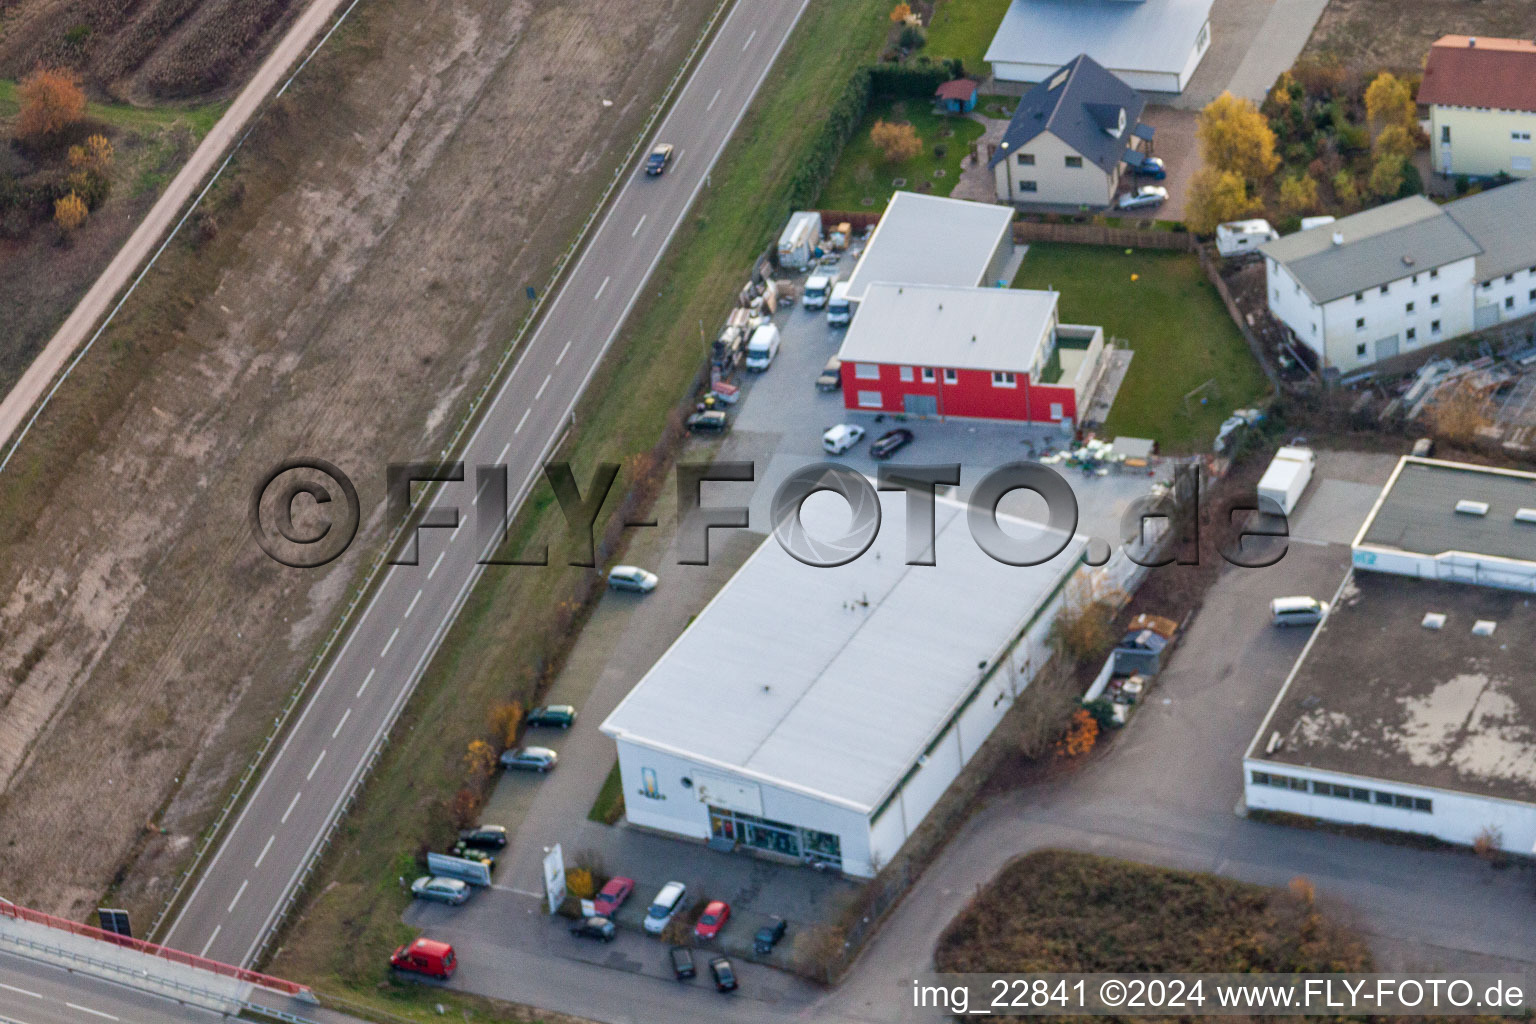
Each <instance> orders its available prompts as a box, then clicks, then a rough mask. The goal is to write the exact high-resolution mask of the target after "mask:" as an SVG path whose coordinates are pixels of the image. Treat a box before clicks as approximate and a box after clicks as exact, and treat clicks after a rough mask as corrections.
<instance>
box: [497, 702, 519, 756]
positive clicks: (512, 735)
mask: <svg viewBox="0 0 1536 1024" xmlns="http://www.w3.org/2000/svg"><path fill="white" fill-rule="evenodd" d="M522 724H523V705H522V703H521V702H519V701H515V700H513V701H507V702H506V703H503V704H498V705H496V706H495V707H494V708H492V709H491V730H492V731H493V732H494V733H495V734H496V738H497V739H498V740H500V741H501V745H502V746H503V747H510V746H514V745H515V744H516V743H517V730H518V729H519V728H521V727H522Z"/></svg>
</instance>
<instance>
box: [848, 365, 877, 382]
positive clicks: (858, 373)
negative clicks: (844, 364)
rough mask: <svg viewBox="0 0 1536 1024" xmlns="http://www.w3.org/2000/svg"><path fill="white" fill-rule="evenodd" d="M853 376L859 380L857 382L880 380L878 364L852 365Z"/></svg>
mask: <svg viewBox="0 0 1536 1024" xmlns="http://www.w3.org/2000/svg"><path fill="white" fill-rule="evenodd" d="M853 375H854V376H855V377H857V378H859V380H879V379H880V364H879V363H854V364H853Z"/></svg>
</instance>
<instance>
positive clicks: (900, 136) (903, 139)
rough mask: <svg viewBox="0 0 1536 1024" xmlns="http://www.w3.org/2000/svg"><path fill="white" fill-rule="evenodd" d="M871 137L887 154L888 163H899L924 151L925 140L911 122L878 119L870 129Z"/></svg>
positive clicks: (881, 150) (882, 151)
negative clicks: (899, 122) (900, 122)
mask: <svg viewBox="0 0 1536 1024" xmlns="http://www.w3.org/2000/svg"><path fill="white" fill-rule="evenodd" d="M869 139H870V141H871V142H873V143H874V144H875V146H876V147H877V148H878V149H879V150H880V152H881V154H883V155H884V156H885V160H886V163H892V164H899V163H901V162H903V161H905V160H910V159H912V158H913V157H915V156H917V154H918V153H920V152H922V149H923V140H922V139H921V138H920V137H918V134H917V129H916V128H914V127H912V126H911V125H910V124H904V123H902V124H898V123H896V122H893V121H876V122H875V126H874V127H873V128H871V129H870V130H869Z"/></svg>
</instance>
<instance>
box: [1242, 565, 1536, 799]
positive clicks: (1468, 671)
mask: <svg viewBox="0 0 1536 1024" xmlns="http://www.w3.org/2000/svg"><path fill="white" fill-rule="evenodd" d="M1431 612H1436V613H1439V614H1442V615H1444V616H1445V623H1444V625H1443V626H1442V628H1440V629H1438V630H1436V629H1427V628H1425V627H1424V626H1423V625H1422V622H1423V620H1424V616H1425V615H1426V614H1428V613H1431ZM1480 620H1484V621H1491V622H1493V623H1495V624H1496V625H1495V627H1494V631H1493V633H1492V635H1490V636H1476V635H1474V634H1473V632H1472V627H1473V624H1474V623H1476V622H1478V621H1480ZM1533 649H1536V604H1533V603H1532V600H1531V597H1530V595H1529V594H1524V593H1521V592H1519V591H1514V590H1500V589H1497V588H1493V587H1479V586H1470V585H1467V584H1458V583H1447V582H1442V581H1439V580H1426V579H1416V578H1414V577H1406V576H1395V575H1389V574H1386V573H1376V572H1361V571H1355V572H1352V573H1351V574H1350V575H1349V576H1348V577H1346V579H1345V582H1344V586H1343V588H1342V589H1341V590H1340V593H1339V597H1338V600H1336V601H1335V602H1334V607H1333V608H1332V609H1331V610H1330V611H1329V614H1328V617H1327V619H1326V620H1325V621H1324V622H1323V624H1322V625H1321V626H1319V627H1318V628H1317V631H1316V633H1315V634H1314V635H1313V637H1312V639H1311V641H1310V642H1309V643H1308V645H1307V648H1306V650H1305V651H1304V652H1303V653H1302V656H1301V659H1300V660H1299V661H1298V662H1297V664H1296V667H1295V669H1294V670H1293V671H1292V674H1291V678H1290V679H1289V680H1287V682H1286V685H1285V688H1284V689H1283V690H1282V691H1281V693H1280V696H1279V697H1278V698H1277V699H1276V702H1275V705H1274V707H1273V708H1271V710H1270V713H1269V715H1268V717H1267V718H1266V719H1265V721H1264V724H1263V725H1262V726H1261V727H1260V728H1259V732H1258V734H1257V735H1256V736H1255V737H1254V740H1253V743H1252V744H1251V745H1250V746H1249V749H1248V753H1247V755H1246V756H1247V757H1248V758H1249V759H1253V760H1259V761H1267V762H1273V763H1276V764H1281V765H1293V766H1296V767H1303V768H1310V769H1314V770H1317V771H1329V772H1339V773H1341V774H1345V775H1354V776H1362V777H1365V778H1370V779H1379V780H1382V781H1385V782H1394V781H1395V782H1400V783H1403V784H1406V785H1413V786H1426V787H1433V788H1436V789H1444V790H1450V791H1453V792H1459V793H1470V794H1474V795H1478V796H1491V797H1501V798H1505V799H1510V800H1524V801H1533V800H1536V686H1532V685H1531V654H1530V652H1531V651H1532V650H1533ZM1277 732H1278V733H1279V734H1280V737H1281V739H1282V741H1283V742H1282V743H1281V745H1280V746H1279V747H1278V749H1276V750H1275V751H1274V752H1273V753H1269V754H1266V753H1264V750H1265V747H1266V746H1267V745H1268V743H1269V740H1270V737H1271V736H1272V735H1273V734H1274V733H1277Z"/></svg>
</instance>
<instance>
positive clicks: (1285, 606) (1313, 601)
mask: <svg viewBox="0 0 1536 1024" xmlns="http://www.w3.org/2000/svg"><path fill="white" fill-rule="evenodd" d="M1327 614H1328V603H1327V602H1326V601H1319V600H1318V599H1317V598H1315V597H1277V598H1275V599H1274V600H1273V601H1271V602H1269V617H1270V620H1271V621H1272V622H1273V623H1274V624H1275V625H1277V626H1315V625H1317V624H1318V623H1319V622H1322V621H1323V618H1324V617H1325V616H1326V615H1327Z"/></svg>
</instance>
